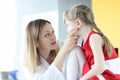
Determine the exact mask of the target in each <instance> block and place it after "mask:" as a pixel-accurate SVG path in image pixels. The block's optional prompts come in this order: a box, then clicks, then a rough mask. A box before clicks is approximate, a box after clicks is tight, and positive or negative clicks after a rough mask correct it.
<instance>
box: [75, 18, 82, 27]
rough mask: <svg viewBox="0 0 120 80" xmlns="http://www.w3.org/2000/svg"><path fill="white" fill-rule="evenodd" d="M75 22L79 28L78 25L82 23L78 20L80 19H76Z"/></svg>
mask: <svg viewBox="0 0 120 80" xmlns="http://www.w3.org/2000/svg"><path fill="white" fill-rule="evenodd" d="M76 23H77V27H78V28H80V26H81V25H82V23H81V20H80V19H77V20H76Z"/></svg>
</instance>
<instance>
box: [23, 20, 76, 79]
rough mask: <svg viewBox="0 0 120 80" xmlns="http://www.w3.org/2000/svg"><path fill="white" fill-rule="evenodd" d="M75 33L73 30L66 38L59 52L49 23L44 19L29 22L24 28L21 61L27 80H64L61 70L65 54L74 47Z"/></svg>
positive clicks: (58, 46)
mask: <svg viewBox="0 0 120 80" xmlns="http://www.w3.org/2000/svg"><path fill="white" fill-rule="evenodd" d="M77 31H78V29H74V30H73V31H72V32H71V34H69V35H68V36H67V38H66V40H65V42H64V44H63V46H62V48H61V49H60V51H59V48H60V44H59V43H57V41H56V36H55V34H54V29H53V27H52V25H51V23H50V22H49V21H47V20H44V19H37V20H33V21H31V22H30V23H29V24H28V25H27V27H26V38H25V41H26V43H25V47H26V48H25V53H24V59H23V62H24V67H25V70H27V71H26V74H27V75H26V77H27V79H28V80H65V78H64V76H63V74H62V71H61V70H62V66H63V62H64V60H65V57H66V55H67V53H68V52H69V51H70V50H71V49H73V48H74V47H75V46H76V42H77V40H78V36H76V35H75V33H76V32H77ZM68 47H69V48H68ZM58 51H59V52H58Z"/></svg>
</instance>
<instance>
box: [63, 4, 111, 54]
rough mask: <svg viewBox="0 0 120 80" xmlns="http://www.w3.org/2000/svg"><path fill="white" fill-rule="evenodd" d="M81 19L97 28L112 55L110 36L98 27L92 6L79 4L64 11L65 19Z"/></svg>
mask: <svg viewBox="0 0 120 80" xmlns="http://www.w3.org/2000/svg"><path fill="white" fill-rule="evenodd" d="M76 19H80V20H81V21H82V22H84V23H85V24H86V25H89V26H90V28H91V29H92V30H95V31H97V32H99V33H100V35H102V37H103V40H104V44H105V48H106V50H107V52H108V56H111V54H112V46H111V43H110V41H109V40H108V38H107V37H106V36H105V35H104V34H103V32H102V31H101V30H100V29H99V28H98V27H97V25H96V23H95V21H94V15H93V12H92V10H91V9H90V8H88V7H87V6H85V5H77V6H74V7H72V8H70V9H68V10H67V11H66V12H65V13H64V21H65V20H70V21H71V20H76Z"/></svg>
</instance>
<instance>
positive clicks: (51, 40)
mask: <svg viewBox="0 0 120 80" xmlns="http://www.w3.org/2000/svg"><path fill="white" fill-rule="evenodd" d="M38 43H39V48H40V50H53V49H55V48H57V44H56V36H55V34H54V29H53V27H52V25H51V24H49V23H46V25H44V26H43V28H42V30H41V32H40V34H39V41H38Z"/></svg>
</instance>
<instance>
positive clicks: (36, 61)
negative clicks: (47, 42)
mask: <svg viewBox="0 0 120 80" xmlns="http://www.w3.org/2000/svg"><path fill="white" fill-rule="evenodd" d="M46 23H49V24H51V23H50V22H49V21H47V20H44V19H37V20H33V21H31V22H29V23H28V25H27V27H26V31H25V32H26V33H25V46H24V47H25V48H24V49H25V50H24V51H25V52H24V55H23V65H24V66H25V67H26V68H27V69H28V71H31V72H34V71H35V69H36V68H37V67H38V66H40V65H41V59H40V53H39V51H38V48H37V47H36V42H37V41H38V39H39V34H40V32H41V30H42V28H43V27H44V25H45V24H46ZM58 50H59V48H57V49H56V50H51V51H50V55H49V56H56V54H57V52H58Z"/></svg>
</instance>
